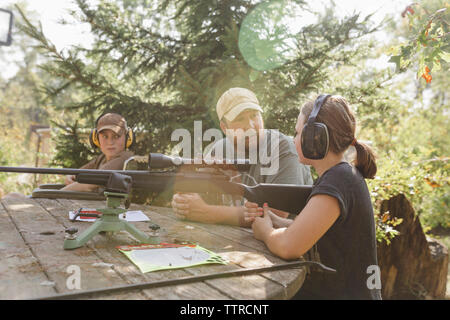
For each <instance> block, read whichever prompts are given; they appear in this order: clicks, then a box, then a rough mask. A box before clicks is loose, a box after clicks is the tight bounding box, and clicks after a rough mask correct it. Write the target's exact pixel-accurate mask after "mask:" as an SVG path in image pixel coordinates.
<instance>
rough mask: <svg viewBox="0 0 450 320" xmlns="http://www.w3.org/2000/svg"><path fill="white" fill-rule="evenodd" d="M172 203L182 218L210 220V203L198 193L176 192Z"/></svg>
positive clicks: (201, 220)
mask: <svg viewBox="0 0 450 320" xmlns="http://www.w3.org/2000/svg"><path fill="white" fill-rule="evenodd" d="M171 205H172V208H173V211H174V212H175V214H176V215H177V217H178V218H180V219H188V220H192V221H200V222H209V217H208V205H207V204H206V202H205V201H204V200H203V199H202V198H201V197H200V196H199V195H198V194H197V193H176V194H174V195H173V198H172V202H171Z"/></svg>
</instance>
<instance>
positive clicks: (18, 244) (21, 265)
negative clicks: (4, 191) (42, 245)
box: [0, 203, 56, 299]
mask: <svg viewBox="0 0 450 320" xmlns="http://www.w3.org/2000/svg"><path fill="white" fill-rule="evenodd" d="M21 231H22V232H26V231H25V230H21ZM0 234H1V239H0V240H1V241H0V257H1V263H0V299H26V298H33V297H39V296H45V295H51V294H55V293H56V291H55V289H54V288H53V285H52V283H51V282H50V281H49V279H48V277H47V276H46V274H45V272H44V270H43V269H42V268H41V266H40V264H39V261H38V259H36V257H34V256H33V253H32V252H31V250H30V248H29V247H28V246H27V244H26V243H25V242H24V239H23V238H22V236H21V234H20V231H19V230H17V228H16V226H15V225H14V223H13V221H12V220H11V217H9V215H8V213H7V211H6V210H5V209H4V207H3V205H2V204H1V203H0Z"/></svg>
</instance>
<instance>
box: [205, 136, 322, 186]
mask: <svg viewBox="0 0 450 320" xmlns="http://www.w3.org/2000/svg"><path fill="white" fill-rule="evenodd" d="M264 132H265V134H264V138H263V139H262V141H260V142H259V148H258V152H257V153H258V157H257V159H253V160H255V161H251V165H250V170H249V171H248V174H244V175H243V177H242V183H244V184H246V185H249V186H252V185H255V184H258V183H274V184H275V183H276V184H299V185H312V184H313V180H312V177H311V172H310V168H309V166H305V165H303V164H301V163H300V162H299V161H298V155H297V151H296V150H295V145H294V142H293V140H292V138H291V137H288V136H285V135H284V134H282V133H281V132H279V131H276V130H265V131H264ZM220 149H221V150H222V157H223V158H227V155H234V158H235V159H238V158H240V157H239V156H238V154H237V153H238V152H237V151H235V150H234V144H233V143H232V142H231V141H230V140H229V139H228V138H226V137H225V138H223V139H221V140H219V141H217V142H216V143H215V144H214V145H213V146H212V147H210V148H209V149H207V150H206V151H205V157H211V158H215V159H217V158H219V159H220V156H219V157H217V156H216V154H215V152H216V151H217V150H220ZM250 158H251V157H250ZM250 160H252V159H250ZM255 162H256V163H255Z"/></svg>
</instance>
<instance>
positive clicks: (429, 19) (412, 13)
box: [390, 0, 450, 83]
mask: <svg viewBox="0 0 450 320" xmlns="http://www.w3.org/2000/svg"><path fill="white" fill-rule="evenodd" d="M402 17H403V18H404V19H406V20H407V21H408V22H407V23H408V28H409V37H408V39H407V41H405V42H403V43H401V44H400V45H397V46H394V47H392V48H391V53H392V56H391V60H390V61H391V62H394V63H395V64H396V66H397V71H399V72H402V71H405V70H406V69H407V68H408V67H410V66H411V65H413V64H415V62H417V64H418V65H416V66H414V68H417V78H420V77H423V78H424V79H425V81H426V82H427V83H430V82H431V80H432V76H431V73H430V72H431V71H439V70H441V69H444V70H448V68H449V66H450V65H449V63H450V46H449V43H448V39H449V36H450V28H449V24H448V21H449V18H450V5H449V4H448V3H447V2H446V1H444V0H434V1H427V2H425V3H413V4H411V5H409V6H407V7H406V8H405V10H404V11H403V13H402Z"/></svg>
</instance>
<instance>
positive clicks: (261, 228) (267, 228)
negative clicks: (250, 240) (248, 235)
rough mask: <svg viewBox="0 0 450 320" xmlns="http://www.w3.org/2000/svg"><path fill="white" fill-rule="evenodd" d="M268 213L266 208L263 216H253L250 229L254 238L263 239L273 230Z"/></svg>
mask: <svg viewBox="0 0 450 320" xmlns="http://www.w3.org/2000/svg"><path fill="white" fill-rule="evenodd" d="M270 214H271V212H270V210H267V212H266V214H264V217H262V218H259V217H256V218H254V219H255V220H254V221H253V224H252V229H253V236H254V237H255V239H257V240H261V241H265V238H266V237H267V236H268V235H269V233H270V232H271V231H272V230H273V224H272V219H271V218H270ZM272 214H273V213H272Z"/></svg>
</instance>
